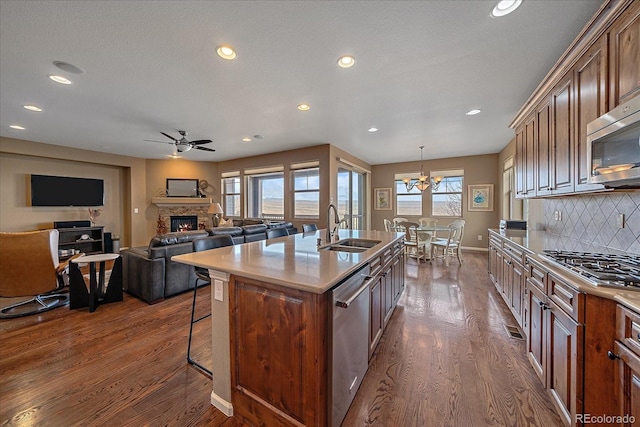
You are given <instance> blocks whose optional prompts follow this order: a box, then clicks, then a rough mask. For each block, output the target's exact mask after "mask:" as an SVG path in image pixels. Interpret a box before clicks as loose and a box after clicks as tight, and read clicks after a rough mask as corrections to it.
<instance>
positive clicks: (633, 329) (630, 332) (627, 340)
mask: <svg viewBox="0 0 640 427" xmlns="http://www.w3.org/2000/svg"><path fill="white" fill-rule="evenodd" d="M616 322H617V325H616V339H617V340H618V341H620V342H622V343H623V344H624V345H626V346H627V347H628V348H630V349H631V350H633V352H634V353H635V354H637V355H638V356H640V314H638V313H636V312H635V311H631V310H629V309H628V308H626V307H624V306H622V305H620V304H618V306H617V308H616Z"/></svg>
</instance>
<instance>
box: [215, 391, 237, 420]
mask: <svg viewBox="0 0 640 427" xmlns="http://www.w3.org/2000/svg"><path fill="white" fill-rule="evenodd" d="M211 404H212V405H213V406H215V407H216V408H217V409H218V410H219V411H220V412H222V413H223V414H225V415H226V416H227V417H233V405H232V404H231V402H227V401H226V400H224V399H223V398H221V397H220V396H218V395H217V394H216V392H215V391H212V392H211Z"/></svg>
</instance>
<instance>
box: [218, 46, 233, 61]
mask: <svg viewBox="0 0 640 427" xmlns="http://www.w3.org/2000/svg"><path fill="white" fill-rule="evenodd" d="M216 52H217V53H218V56H219V57H220V58H222V59H228V60H231V59H236V56H237V55H236V51H235V50H233V48H232V47H231V46H228V45H220V46H218V47H217V48H216Z"/></svg>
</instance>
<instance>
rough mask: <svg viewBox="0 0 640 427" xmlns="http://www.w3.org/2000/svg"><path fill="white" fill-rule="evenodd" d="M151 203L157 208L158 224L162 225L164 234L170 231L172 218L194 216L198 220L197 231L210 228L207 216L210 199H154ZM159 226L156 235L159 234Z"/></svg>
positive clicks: (209, 219) (209, 220)
mask: <svg viewBox="0 0 640 427" xmlns="http://www.w3.org/2000/svg"><path fill="white" fill-rule="evenodd" d="M151 202H152V203H153V204H155V205H156V206H157V207H158V222H159V224H160V223H161V224H163V225H164V228H165V230H166V231H165V232H168V231H170V230H171V217H172V216H195V217H197V218H198V228H197V229H198V230H204V229H205V227H207V226H209V227H210V226H211V218H210V216H209V215H208V214H207V211H208V210H209V205H210V204H211V199H210V198H199V197H154V198H152V199H151ZM161 231H162V230H160V225H158V227H157V228H156V234H160V232H161Z"/></svg>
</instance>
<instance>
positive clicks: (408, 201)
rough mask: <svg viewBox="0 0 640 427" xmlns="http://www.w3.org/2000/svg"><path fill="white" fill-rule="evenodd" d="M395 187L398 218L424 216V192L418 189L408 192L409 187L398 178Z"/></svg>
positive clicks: (414, 188)
mask: <svg viewBox="0 0 640 427" xmlns="http://www.w3.org/2000/svg"><path fill="white" fill-rule="evenodd" d="M405 175H406V174H405ZM395 187H396V188H395V190H396V191H395V193H396V216H422V192H421V191H420V190H418V189H417V188H416V187H413V188H412V189H411V190H409V191H407V186H406V185H405V183H404V182H402V180H401V179H399V178H398V177H396V180H395Z"/></svg>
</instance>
